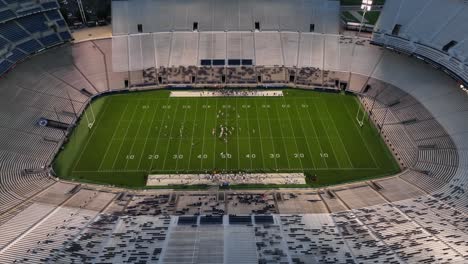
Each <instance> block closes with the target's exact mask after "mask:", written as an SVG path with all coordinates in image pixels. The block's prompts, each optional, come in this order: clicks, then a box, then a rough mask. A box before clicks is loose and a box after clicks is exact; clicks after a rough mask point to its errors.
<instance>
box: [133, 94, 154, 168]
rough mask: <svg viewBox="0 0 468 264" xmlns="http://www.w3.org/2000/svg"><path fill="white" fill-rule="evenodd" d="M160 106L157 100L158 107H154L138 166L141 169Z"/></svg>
mask: <svg viewBox="0 0 468 264" xmlns="http://www.w3.org/2000/svg"><path fill="white" fill-rule="evenodd" d="M158 107H159V102H157V104H156V107H155V108H154V109H155V110H154V114H153V118H151V124H150V128H149V129H148V133H146V137H145V143H144V144H143V154H142V156H141V158H140V161H139V162H138V167H137V168H138V169H140V165H141V161H142V160H143V159H144V157H145V156H144V154H145V149H146V144H147V143H148V137H149V134H150V133H151V129H152V128H153V123H154V119H155V117H156V115H157V113H158Z"/></svg>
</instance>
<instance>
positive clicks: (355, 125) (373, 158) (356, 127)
mask: <svg viewBox="0 0 468 264" xmlns="http://www.w3.org/2000/svg"><path fill="white" fill-rule="evenodd" d="M341 100H342V101H343V99H341ZM356 100H357V99H356ZM343 104H344V105H345V108H346V112H347V113H348V116H350V118H351V119H352V120H353V124H354V128H355V129H356V130H357V131H358V133H359V136H360V137H361V139H362V141H363V142H364V145H365V146H366V149H367V152H368V153H369V154H370V156H371V157H372V161H373V162H374V165H375V166H376V167H377V168H380V167H379V165H377V161H376V160H375V157H374V154H373V153H372V151H370V149H369V146H368V145H367V141H366V140H364V137H363V136H362V133H361V130H360V127H358V125H357V124H356V122H355V118H353V117H352V116H353V115H352V114H351V113H350V112H349V109H348V106H347V105H346V104H345V103H344V102H343ZM357 105H358V107H359V108H360V107H361V103H360V102H359V101H357ZM366 113H367V112H366Z"/></svg>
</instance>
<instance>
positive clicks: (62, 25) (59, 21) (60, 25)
mask: <svg viewBox="0 0 468 264" xmlns="http://www.w3.org/2000/svg"><path fill="white" fill-rule="evenodd" d="M56 23H57V25H58V26H59V27H66V26H67V23H65V20H63V19H62V20H57V21H56Z"/></svg>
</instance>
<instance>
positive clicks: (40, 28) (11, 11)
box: [0, 1, 72, 73]
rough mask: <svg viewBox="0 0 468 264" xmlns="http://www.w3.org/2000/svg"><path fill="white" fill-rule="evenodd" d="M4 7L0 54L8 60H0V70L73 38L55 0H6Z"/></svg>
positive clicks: (0, 26)
mask: <svg viewBox="0 0 468 264" xmlns="http://www.w3.org/2000/svg"><path fill="white" fill-rule="evenodd" d="M4 8H7V9H5V10H3V11H0V21H1V22H0V35H1V37H0V46H1V47H2V48H3V49H2V51H1V53H0V57H1V58H4V59H7V60H8V61H4V62H2V65H1V67H0V68H1V72H2V73H5V72H6V71H8V70H9V69H10V68H11V67H13V66H14V65H15V64H16V63H17V62H19V61H21V60H23V59H25V58H26V57H27V56H28V55H31V54H33V53H35V52H38V51H40V50H42V49H44V48H48V47H50V46H54V45H57V44H60V43H63V42H67V41H69V40H71V38H72V37H71V35H70V33H69V31H68V27H67V25H66V23H65V21H64V20H63V18H62V16H61V14H60V13H59V11H58V8H59V6H58V4H57V3H56V2H55V1H45V2H43V3H42V4H41V3H40V2H37V1H22V2H21V5H20V4H19V2H18V1H9V2H7V4H4ZM51 32H57V33H58V35H57V34H55V33H53V34H51ZM59 35H60V37H59ZM38 40H39V41H41V42H42V44H39V43H38V42H37V41H38ZM23 53H26V54H27V55H26V54H23ZM10 62H12V63H11V64H10Z"/></svg>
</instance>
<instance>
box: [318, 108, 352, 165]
mask: <svg viewBox="0 0 468 264" xmlns="http://www.w3.org/2000/svg"><path fill="white" fill-rule="evenodd" d="M324 105H325V109H327V114H328V116H329V117H330V120H331V121H332V123H333V126H334V127H335V131H336V133H338V139H339V140H340V142H341V145H343V148H344V150H345V153H346V157H348V161H349V165H351V167H354V165H353V163H352V162H351V158H350V157H349V154H348V150H347V149H346V146H345V144H344V143H343V140H342V139H341V136H340V131H338V128H337V127H336V123H335V120H334V119H333V117H332V115H331V114H330V111H329V110H328V105H327V104H324Z"/></svg>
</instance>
